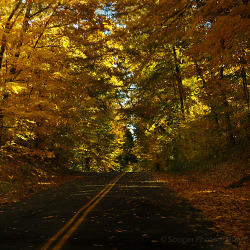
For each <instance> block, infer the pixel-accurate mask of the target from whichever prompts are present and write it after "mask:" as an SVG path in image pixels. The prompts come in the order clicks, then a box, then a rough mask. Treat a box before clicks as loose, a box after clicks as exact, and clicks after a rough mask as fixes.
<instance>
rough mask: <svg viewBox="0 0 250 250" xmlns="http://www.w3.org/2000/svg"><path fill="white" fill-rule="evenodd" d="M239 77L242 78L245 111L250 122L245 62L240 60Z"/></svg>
mask: <svg viewBox="0 0 250 250" xmlns="http://www.w3.org/2000/svg"><path fill="white" fill-rule="evenodd" d="M241 76H242V83H243V92H244V96H245V99H246V102H247V110H248V120H249V121H250V110H249V91H248V87H247V74H246V69H245V61H244V59H242V65H241Z"/></svg>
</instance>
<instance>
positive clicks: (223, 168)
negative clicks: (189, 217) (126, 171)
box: [155, 159, 250, 249]
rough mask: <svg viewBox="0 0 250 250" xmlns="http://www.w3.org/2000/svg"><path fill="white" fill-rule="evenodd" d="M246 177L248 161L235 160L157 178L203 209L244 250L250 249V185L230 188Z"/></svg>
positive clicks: (159, 175)
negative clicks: (229, 186) (235, 182)
mask: <svg viewBox="0 0 250 250" xmlns="http://www.w3.org/2000/svg"><path fill="white" fill-rule="evenodd" d="M246 174H249V169H248V167H247V162H246V161H243V160H235V159H234V160H229V161H226V162H224V163H222V164H217V165H214V166H213V167H210V168H209V169H199V170H195V171H192V172H191V171H190V172H189V173H186V174H183V175H180V174H168V173H160V172H158V173H155V178H156V179H157V180H159V181H164V182H165V183H166V186H167V187H168V188H170V189H173V190H175V191H176V192H177V193H178V194H179V195H180V196H182V197H184V198H186V199H187V200H189V201H190V202H191V203H192V204H193V206H194V207H196V208H198V209H200V210H202V211H203V213H204V216H205V217H206V218H207V219H208V220H209V221H211V222H213V224H214V225H215V227H216V228H217V230H219V231H221V232H223V233H224V234H225V235H226V236H227V237H226V239H227V240H229V241H231V240H232V241H235V245H238V246H239V247H240V249H249V248H248V247H249V234H250V229H249V218H250V213H249V200H250V197H249V190H250V185H249V184H250V183H249V182H246V183H244V185H243V186H242V187H238V188H228V189H227V188H226V187H227V186H228V185H230V184H231V183H233V182H234V181H236V180H239V179H241V178H242V177H243V176H245V175H246Z"/></svg>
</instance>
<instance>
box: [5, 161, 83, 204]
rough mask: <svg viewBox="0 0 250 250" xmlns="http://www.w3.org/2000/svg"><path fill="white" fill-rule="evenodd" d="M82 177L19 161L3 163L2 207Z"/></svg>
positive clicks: (81, 175)
mask: <svg viewBox="0 0 250 250" xmlns="http://www.w3.org/2000/svg"><path fill="white" fill-rule="evenodd" d="M82 177H83V174H80V175H78V174H76V173H72V174H66V173H60V172H58V171H57V170H56V169H54V168H53V167H50V166H46V167H44V165H42V166H39V164H38V163H33V164H30V163H27V162H26V161H22V160H17V159H16V160H13V161H6V162H4V163H3V162H1V163H0V207H2V206H6V205H10V204H11V203H13V202H17V201H19V200H22V199H24V198H27V197H30V196H31V195H34V194H36V193H39V192H41V191H43V190H46V189H49V188H52V187H56V186H59V185H62V184H65V183H67V182H70V181H73V180H76V179H78V178H82Z"/></svg>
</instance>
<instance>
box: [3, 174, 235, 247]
mask: <svg viewBox="0 0 250 250" xmlns="http://www.w3.org/2000/svg"><path fill="white" fill-rule="evenodd" d="M0 222H1V224H0V250H5V249H11V250H19V249H20V250H25V249H43V250H46V249H54V250H56V249H73V250H74V249H128V250H132V249H232V246H226V245H224V243H223V242H224V240H225V237H224V236H223V235H218V234H216V233H215V232H214V231H213V228H212V225H211V224H210V223H208V222H207V221H205V220H204V219H203V218H202V214H201V212H200V211H198V210H196V209H195V208H193V207H192V206H191V205H190V204H189V203H188V202H187V201H185V200H184V199H182V198H180V197H177V196H176V195H175V193H174V192H172V191H171V190H169V189H168V188H167V185H166V184H164V183H161V182H157V181H156V180H155V179H154V177H153V175H152V174H150V173H125V174H124V173H123V174H121V173H101V174H93V175H91V176H87V177H84V178H82V179H79V180H77V181H74V182H72V183H68V184H66V185H63V186H60V187H57V188H53V189H49V190H47V191H45V192H42V193H40V194H38V195H35V196H33V197H31V198H29V199H25V200H22V201H20V202H18V203H15V204H14V205H12V206H9V207H4V208H2V209H1V212H0Z"/></svg>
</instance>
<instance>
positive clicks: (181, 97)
mask: <svg viewBox="0 0 250 250" xmlns="http://www.w3.org/2000/svg"><path fill="white" fill-rule="evenodd" d="M173 55H174V60H175V70H176V78H177V83H178V92H179V98H180V103H181V112H182V113H183V114H184V113H185V108H184V99H185V94H184V90H183V84H182V78H181V71H180V66H179V64H178V59H177V54H176V48H175V46H173Z"/></svg>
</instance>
